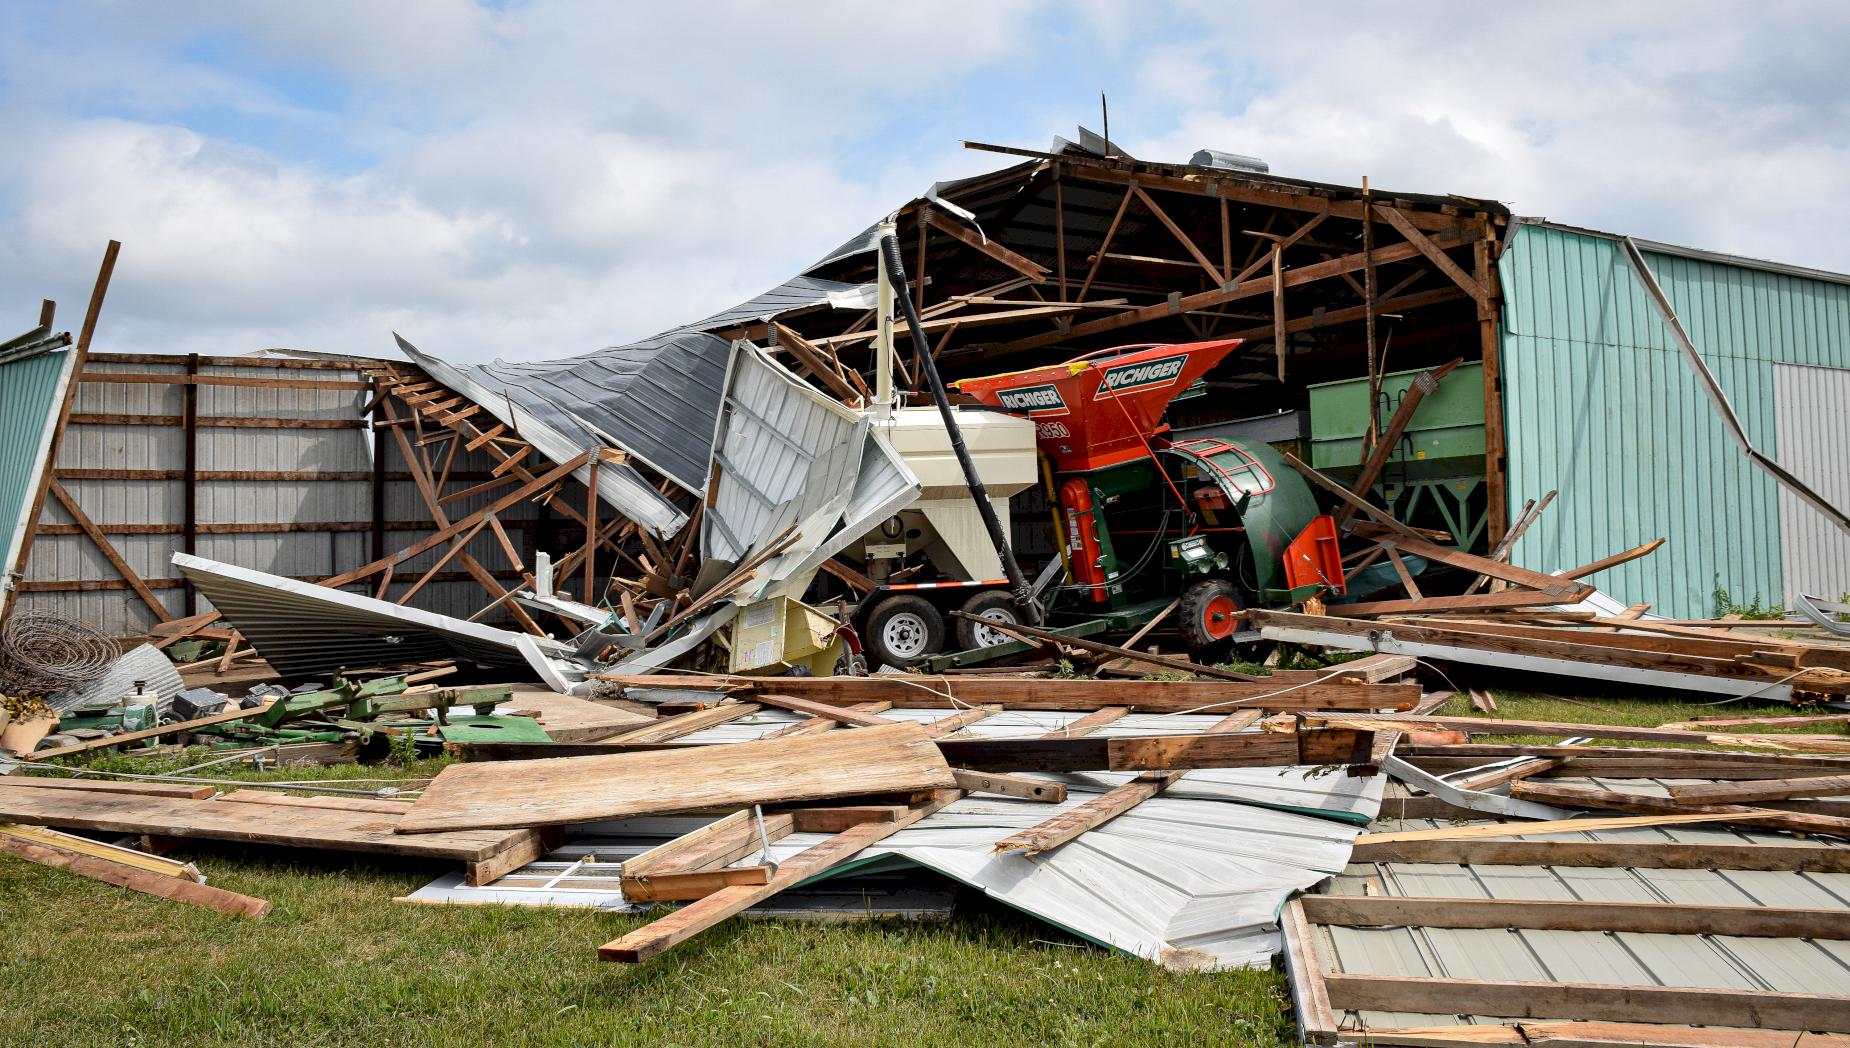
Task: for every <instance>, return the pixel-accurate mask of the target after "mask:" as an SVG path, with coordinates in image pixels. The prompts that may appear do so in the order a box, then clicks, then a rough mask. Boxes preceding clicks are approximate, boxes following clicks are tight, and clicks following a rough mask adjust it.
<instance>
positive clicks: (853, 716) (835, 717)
mask: <svg viewBox="0 0 1850 1048" xmlns="http://www.w3.org/2000/svg"><path fill="white" fill-rule="evenodd" d="M753 698H754V699H756V700H757V701H758V702H761V703H763V704H764V705H766V706H776V707H777V708H778V709H784V710H789V711H791V712H792V713H801V714H805V715H807V716H810V717H820V718H824V719H827V720H832V721H835V722H837V723H840V724H852V725H855V726H856V727H862V728H878V727H881V726H883V725H887V724H892V723H895V722H894V721H890V720H887V719H886V718H884V717H881V716H880V715H879V714H875V713H861V712H858V711H856V710H854V709H851V708H847V707H842V706H831V705H829V704H828V703H826V702H817V701H816V700H814V699H804V698H798V697H797V696H795V695H779V694H776V693H775V692H769V691H760V692H758V693H757V694H756V695H754V696H753Z"/></svg>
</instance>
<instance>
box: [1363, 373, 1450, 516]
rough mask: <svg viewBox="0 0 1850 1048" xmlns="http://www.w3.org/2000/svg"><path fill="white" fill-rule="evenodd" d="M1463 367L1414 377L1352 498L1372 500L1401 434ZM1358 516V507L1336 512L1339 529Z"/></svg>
mask: <svg viewBox="0 0 1850 1048" xmlns="http://www.w3.org/2000/svg"><path fill="white" fill-rule="evenodd" d="M1463 363H1464V358H1463V357H1458V358H1454V359H1453V360H1452V361H1451V362H1450V363H1448V364H1444V365H1441V366H1440V367H1436V368H1433V369H1432V370H1431V371H1422V372H1420V373H1419V374H1418V375H1415V376H1414V377H1413V381H1412V382H1411V383H1409V384H1408V386H1407V392H1406V394H1405V395H1404V396H1403V397H1402V398H1401V401H1400V406H1399V407H1397V408H1395V409H1394V414H1393V416H1392V417H1391V418H1389V419H1388V424H1387V428H1386V429H1384V430H1382V431H1381V436H1380V437H1379V438H1378V439H1377V440H1376V441H1375V446H1374V449H1373V450H1372V451H1370V452H1369V453H1368V458H1367V460H1365V461H1364V462H1363V463H1362V469H1361V472H1359V473H1357V474H1356V478H1355V483H1354V484H1351V485H1350V486H1349V493H1350V494H1352V495H1354V496H1355V497H1356V498H1357V499H1363V500H1366V499H1367V498H1368V493H1369V492H1370V491H1372V490H1374V487H1375V481H1377V480H1380V479H1381V471H1382V470H1383V469H1385V468H1386V467H1387V462H1388V459H1389V458H1390V457H1392V456H1393V454H1394V451H1395V449H1397V448H1398V447H1399V446H1400V438H1401V434H1403V433H1405V432H1406V431H1407V423H1409V422H1411V421H1413V413H1414V412H1415V411H1418V410H1419V407H1420V404H1421V403H1422V402H1424V401H1425V399H1426V397H1427V396H1428V395H1429V394H1431V393H1432V392H1433V391H1434V390H1436V389H1438V388H1439V380H1440V379H1443V378H1444V377H1445V376H1447V375H1449V374H1451V373H1452V371H1453V369H1455V368H1457V367H1458V366H1459V365H1460V364H1463ZM1354 516H1355V507H1354V506H1353V505H1344V506H1343V507H1342V508H1341V509H1339V510H1337V511H1336V525H1337V527H1341V526H1343V525H1345V524H1347V523H1349V521H1350V519H1351V518H1353V517H1354Z"/></svg>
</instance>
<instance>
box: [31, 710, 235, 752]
mask: <svg viewBox="0 0 1850 1048" xmlns="http://www.w3.org/2000/svg"><path fill="white" fill-rule="evenodd" d="M269 708H270V704H269V703H267V702H266V703H264V704H263V705H262V706H259V707H257V708H255V709H249V710H242V709H231V710H226V711H225V712H223V713H214V714H213V715H212V716H210V717H199V718H196V719H194V720H189V721H181V722H179V723H178V724H162V725H158V726H156V727H153V728H144V729H142V730H141V731H128V732H123V733H122V734H120V735H111V736H109V737H108V738H103V739H91V740H90V741H88V742H77V743H72V744H71V745H69V746H56V747H53V748H52V749H49V750H39V751H38V752H36V753H28V754H24V755H23V756H21V757H20V759H21V760H27V761H46V760H51V759H53V758H55V757H69V756H70V755H71V754H73V753H89V752H90V751H91V750H105V749H111V748H114V747H116V746H122V745H126V744H128V743H132V742H142V741H144V740H147V739H159V738H164V737H165V736H168V735H178V734H181V733H183V732H189V731H193V730H196V729H198V728H205V727H210V726H211V725H214V724H229V723H230V722H232V721H237V720H243V719H244V718H246V717H255V716H256V715H257V714H259V713H262V712H263V711H264V710H267V709H269Z"/></svg>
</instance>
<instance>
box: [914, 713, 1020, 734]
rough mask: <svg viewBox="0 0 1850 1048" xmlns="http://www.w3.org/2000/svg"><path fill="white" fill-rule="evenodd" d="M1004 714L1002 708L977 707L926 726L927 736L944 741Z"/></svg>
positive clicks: (941, 718) (939, 719)
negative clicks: (972, 726)
mask: <svg viewBox="0 0 1850 1048" xmlns="http://www.w3.org/2000/svg"><path fill="white" fill-rule="evenodd" d="M1001 712H1002V707H1001V706H977V707H975V708H973V709H967V710H963V711H961V712H959V713H953V714H951V715H950V716H948V717H939V718H938V719H937V720H935V721H932V722H931V723H930V724H927V725H925V734H926V735H928V736H930V737H931V738H934V739H942V738H946V737H948V736H951V735H954V734H956V733H957V732H960V731H962V730H964V729H965V728H967V727H969V726H970V725H972V724H975V723H976V722H977V721H980V720H988V719H989V718H990V717H993V716H995V715H996V714H998V713H1001Z"/></svg>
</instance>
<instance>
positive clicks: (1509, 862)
mask: <svg viewBox="0 0 1850 1048" xmlns="http://www.w3.org/2000/svg"><path fill="white" fill-rule="evenodd" d="M1576 821H1578V822H1585V821H1586V820H1576ZM1635 821H1636V820H1634V822H1635ZM1569 828H1570V829H1575V828H1579V827H1576V826H1574V825H1572V824H1571V823H1570V826H1569ZM1389 836H1399V835H1397V834H1370V835H1365V836H1363V837H1361V838H1358V839H1357V840H1356V842H1355V850H1354V851H1352V852H1351V853H1350V855H1349V861H1350V862H1414V863H1433V864H1443V865H1453V864H1457V865H1464V866H1471V865H1476V866H1574V867H1587V868H1593V869H1610V870H1622V869H1650V870H1784V871H1791V872H1795V873H1850V848H1832V847H1820V846H1817V845H1811V844H1675V843H1672V842H1670V841H1585V840H1570V841H1503V840H1469V839H1467V840H1458V839H1451V840H1435V839H1431V838H1427V839H1421V840H1383V839H1382V838H1384V837H1389Z"/></svg>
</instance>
